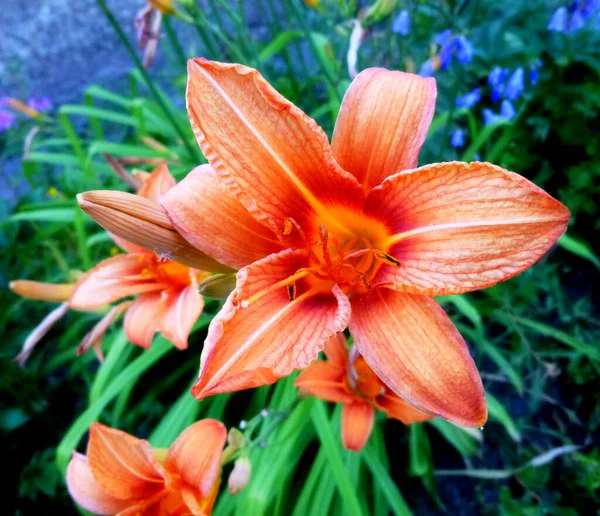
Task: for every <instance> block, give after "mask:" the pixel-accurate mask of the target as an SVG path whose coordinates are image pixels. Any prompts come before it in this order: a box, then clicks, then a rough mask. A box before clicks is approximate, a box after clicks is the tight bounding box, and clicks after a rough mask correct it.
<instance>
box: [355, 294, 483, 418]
mask: <svg viewBox="0 0 600 516" xmlns="http://www.w3.org/2000/svg"><path fill="white" fill-rule="evenodd" d="M350 332H351V333H352V335H353V337H354V341H355V344H356V346H357V347H358V350H359V351H360V353H361V355H362V356H363V357H364V359H365V360H366V361H367V363H368V364H369V365H370V366H371V368H372V369H373V370H374V371H375V372H376V373H377V375H378V376H379V377H380V378H381V380H382V381H383V382H384V383H385V384H386V385H387V386H388V387H389V388H390V389H392V390H393V391H394V392H396V394H398V395H399V396H401V397H402V398H403V399H405V400H406V401H408V402H409V403H410V404H411V405H414V406H415V407H417V408H419V409H421V410H423V411H426V412H429V413H430V414H433V415H437V416H440V417H442V418H444V419H447V420H448V421H450V422H452V423H454V424H457V425H460V426H473V427H478V426H482V425H483V424H484V423H485V421H486V419H487V408H486V403H485V395H484V392H483V386H482V384H481V378H480V377H479V373H478V372H477V368H476V367H475V364H474V363H473V359H472V358H471V356H470V355H469V350H468V349H467V345H466V344H465V341H464V340H463V338H462V337H461V336H460V334H459V333H458V331H457V330H456V328H455V327H454V325H453V324H452V321H450V319H449V318H448V316H447V315H446V313H445V312H444V310H442V308H441V307H440V306H439V305H438V304H437V303H436V302H435V301H434V300H433V299H432V298H430V297H427V296H418V295H412V294H402V293H399V292H395V291H393V290H390V289H386V288H378V289H375V290H374V291H373V292H371V293H370V294H368V295H366V296H362V297H358V298H354V299H353V300H352V318H351V320H350Z"/></svg>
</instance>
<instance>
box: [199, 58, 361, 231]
mask: <svg viewBox="0 0 600 516" xmlns="http://www.w3.org/2000/svg"><path fill="white" fill-rule="evenodd" d="M187 108H188V114H189V117H190V120H191V122H192V128H193V130H194V133H195V134H196V138H197V139H198V143H199V145H200V148H201V149H202V151H203V152H204V155H205V156H206V158H207V159H208V161H209V163H210V164H211V165H212V167H213V168H214V169H215V171H216V172H217V174H218V175H219V176H220V177H221V178H223V180H224V181H225V182H226V185H227V187H228V188H230V189H231V190H232V192H234V193H235V195H236V196H237V197H238V198H239V199H240V201H241V202H242V204H243V205H244V206H245V207H246V208H247V209H248V211H250V213H251V214H252V215H253V216H254V217H255V218H256V219H257V220H259V221H260V222H262V223H263V224H265V225H267V226H268V227H270V228H271V229H272V230H273V231H274V232H275V233H276V234H280V233H281V232H282V231H283V229H284V228H285V225H286V222H287V221H288V220H289V219H290V218H292V217H293V218H294V219H295V220H296V222H297V223H298V224H300V226H301V227H302V228H303V230H304V232H305V233H307V235H312V234H313V232H314V234H316V235H318V224H319V223H320V224H324V225H325V226H327V227H328V228H329V229H334V228H335V227H338V226H339V225H340V221H339V220H338V219H337V218H336V217H332V216H331V215H330V212H329V209H328V207H329V206H330V205H343V206H345V207H350V208H356V209H359V208H361V207H362V203H363V191H362V188H361V187H360V185H359V184H358V182H357V181H356V179H355V178H354V177H353V176H352V175H351V174H349V173H347V172H345V171H344V170H342V168H341V167H340V166H339V165H338V164H337V162H336V161H335V159H334V158H333V153H332V151H331V147H330V145H329V141H328V140H327V135H326V134H325V133H324V132H323V130H322V129H321V128H320V127H319V126H318V125H317V123H316V122H315V121H314V120H312V119H311V118H309V117H308V116H306V114H304V113H303V112H302V111H301V110H300V109H298V108H297V107H296V106H294V105H293V104H292V103H291V102H289V101H288V100H287V99H285V98H284V97H283V96H282V95H280V94H279V93H278V92H277V91H276V90H275V89H273V87H272V86H271V85H270V84H269V83H268V82H267V81H265V79H264V78H263V77H262V76H261V75H260V73H259V72H258V71H257V70H254V69H252V68H248V67H246V66H243V65H239V64H224V63H218V62H214V61H207V60H205V59H202V58H199V59H193V60H191V61H189V63H188V85H187ZM315 215H318V217H317V216H315ZM317 219H320V220H319V221H317ZM223 230H224V231H227V229H226V228H223ZM296 235H297V234H296ZM290 238H291V237H290ZM290 241H291V240H290ZM297 241H298V242H300V240H299V239H297Z"/></svg>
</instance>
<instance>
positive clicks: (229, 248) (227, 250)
mask: <svg viewBox="0 0 600 516" xmlns="http://www.w3.org/2000/svg"><path fill="white" fill-rule="evenodd" d="M162 204H163V206H164V208H165V209H166V210H167V213H168V214H169V217H170V218H171V220H172V221H173V224H174V225H175V227H176V228H177V231H178V232H179V233H180V234H181V235H182V236H183V237H184V238H185V239H186V240H187V241H188V242H190V243H191V244H192V245H193V246H195V247H197V248H198V249H200V250H201V251H203V252H205V253H206V254H208V255H209V256H212V257H214V258H216V259H217V260H218V261H219V262H221V263H223V264H225V265H228V266H230V267H234V268H236V269H239V268H241V267H245V266H246V265H249V264H250V263H252V262H255V261H256V260H260V259H261V258H264V257H265V256H268V255H269V254H272V253H277V252H279V251H281V250H282V246H281V244H280V243H279V241H278V240H277V237H276V236H275V235H274V234H273V232H272V231H271V230H269V229H268V228H267V227H265V226H264V225H263V224H261V223H260V222H257V221H256V219H254V217H252V216H251V215H250V213H249V212H248V210H247V209H246V208H244V207H243V206H242V204H241V203H240V202H239V201H238V200H237V199H236V197H235V196H234V195H233V194H232V193H231V191H230V190H229V188H227V187H226V186H225V184H224V183H223V182H222V181H221V180H220V179H219V178H218V177H217V175H216V173H215V171H214V170H213V169H212V168H211V166H210V165H200V166H199V167H196V168H195V169H194V170H192V171H191V172H190V173H189V174H188V175H187V176H186V178H185V179H184V180H183V181H181V182H180V183H179V184H178V185H177V186H176V187H175V188H173V189H172V190H171V191H170V192H169V193H168V194H167V195H165V196H163V198H162Z"/></svg>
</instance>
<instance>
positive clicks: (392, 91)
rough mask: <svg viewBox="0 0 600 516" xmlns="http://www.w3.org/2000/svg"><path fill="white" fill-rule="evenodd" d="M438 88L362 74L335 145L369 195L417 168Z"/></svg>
mask: <svg viewBox="0 0 600 516" xmlns="http://www.w3.org/2000/svg"><path fill="white" fill-rule="evenodd" d="M436 95H437V88H436V85H435V79H431V78H426V79H425V78H423V77H419V76H418V75H414V74H411V73H404V72H395V71H390V70H385V69H383V68H368V69H366V70H364V71H362V72H361V73H359V74H358V75H357V76H356V78H355V79H354V81H352V84H351V85H350V88H349V89H348V91H347V92H346V95H345V96H344V100H343V102H342V106H341V108H340V113H339V115H338V119H337V121H336V123H335V130H334V132H333V139H332V142H331V146H332V148H333V153H334V155H335V159H336V160H337V162H338V163H339V164H340V165H341V167H342V168H343V169H344V170H347V171H348V172H351V173H352V174H354V176H355V177H356V179H357V180H358V182H359V183H361V184H362V185H363V186H364V188H365V190H367V191H368V190H370V189H371V188H373V187H374V186H377V185H379V184H380V183H381V182H382V181H383V180H384V179H385V178H386V177H389V176H391V175H393V174H395V173H397V172H400V171H401V170H406V169H410V168H414V167H416V166H417V158H418V156H419V151H420V150H421V146H422V145H423V142H424V141H425V137H426V136H427V131H428V130H429V125H430V123H431V119H432V118H433V112H434V110H435V98H436Z"/></svg>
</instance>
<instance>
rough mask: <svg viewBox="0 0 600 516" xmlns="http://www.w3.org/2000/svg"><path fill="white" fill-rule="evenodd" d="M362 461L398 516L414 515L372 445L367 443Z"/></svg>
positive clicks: (362, 454)
mask: <svg viewBox="0 0 600 516" xmlns="http://www.w3.org/2000/svg"><path fill="white" fill-rule="evenodd" d="M361 457H362V459H363V460H364V461H365V463H366V465H367V467H368V468H369V469H370V470H371V474H372V475H373V481H374V482H375V483H376V484H377V485H378V486H379V487H380V488H381V490H382V492H383V494H384V495H385V497H386V499H387V501H388V503H389V504H390V509H391V510H392V512H393V513H394V514H395V515H396V516H410V515H411V514H412V513H411V511H410V509H409V508H408V505H406V502H405V501H404V498H403V497H402V494H401V493H400V491H399V490H398V486H397V485H396V483H395V482H394V481H393V480H392V478H391V477H390V475H389V473H388V472H387V470H386V468H385V467H384V466H383V464H382V463H381V461H380V460H379V458H378V457H377V453H375V450H374V448H373V445H372V443H370V442H369V443H367V446H365V449H364V451H363V452H362V453H361Z"/></svg>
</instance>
